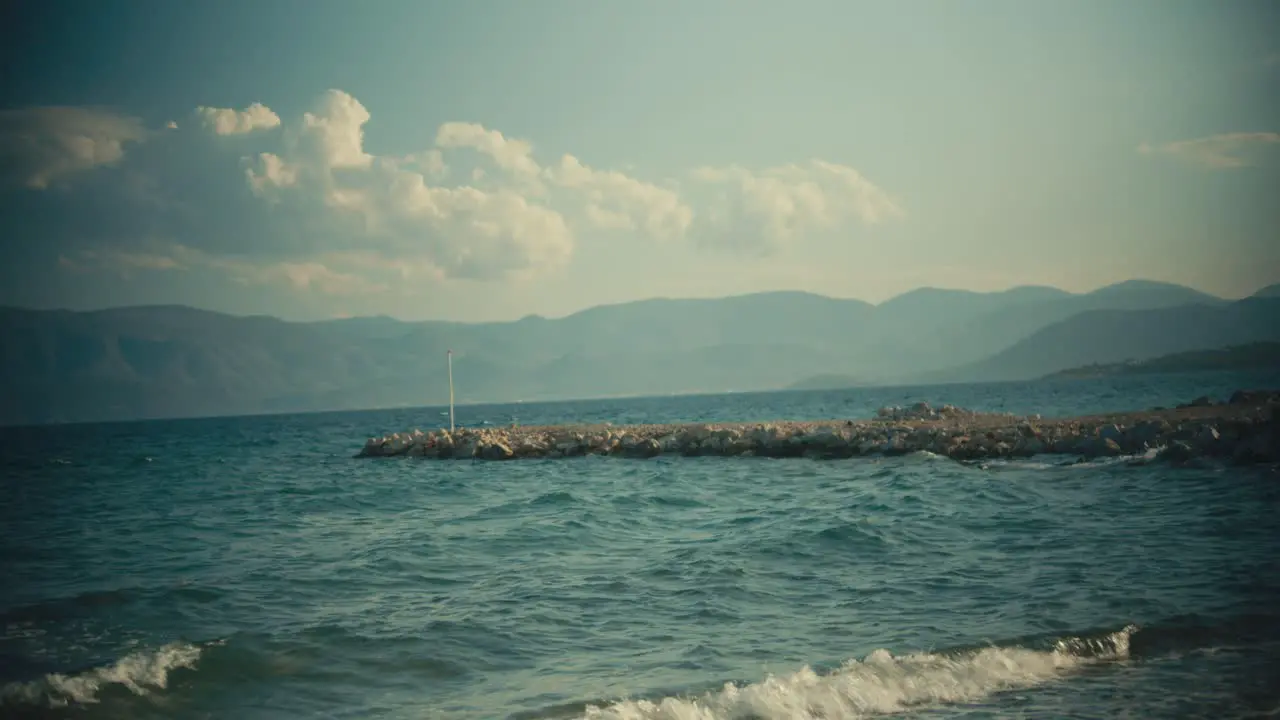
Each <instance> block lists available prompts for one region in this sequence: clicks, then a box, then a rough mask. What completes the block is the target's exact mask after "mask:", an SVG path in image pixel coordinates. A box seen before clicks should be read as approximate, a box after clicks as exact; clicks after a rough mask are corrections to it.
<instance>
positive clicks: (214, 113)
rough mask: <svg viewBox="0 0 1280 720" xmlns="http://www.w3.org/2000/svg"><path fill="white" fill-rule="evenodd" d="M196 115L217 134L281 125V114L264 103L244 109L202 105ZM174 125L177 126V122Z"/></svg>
mask: <svg viewBox="0 0 1280 720" xmlns="http://www.w3.org/2000/svg"><path fill="white" fill-rule="evenodd" d="M196 115H198V116H199V117H200V119H201V120H202V121H203V122H204V126H205V127H207V128H209V129H210V130H212V131H213V133H214V134H215V135H244V134H246V133H251V132H256V131H258V130H270V129H271V128H276V127H280V116H279V115H276V114H275V112H273V111H272V110H271V108H269V107H267V106H266V105H263V104H262V103H253V104H252V105H250V106H249V107H247V108H245V109H244V110H236V109H234V108H216V107H205V106H203V105H202V106H200V107H198V108H196ZM173 127H175V128H176V127H177V124H176V123H175V124H174V125H173Z"/></svg>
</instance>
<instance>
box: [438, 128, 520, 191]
mask: <svg viewBox="0 0 1280 720" xmlns="http://www.w3.org/2000/svg"><path fill="white" fill-rule="evenodd" d="M436 145H437V146H438V147H441V148H462V147H465V148H471V149H473V150H476V151H478V152H480V153H483V154H484V155H487V156H488V157H489V158H490V159H492V160H493V162H494V163H496V164H497V166H498V167H500V168H502V169H503V170H505V171H507V172H509V173H511V174H513V175H517V176H519V177H523V178H536V177H537V176H538V172H539V170H540V168H539V167H538V163H537V162H535V161H534V159H533V145H532V144H530V143H529V142H527V141H525V140H516V139H513V138H508V137H505V136H504V135H503V134H502V133H500V132H498V131H497V130H488V129H486V128H485V127H484V126H483V125H477V124H476V123H465V122H447V123H444V124H443V125H441V126H440V127H439V129H438V130H437V131H436Z"/></svg>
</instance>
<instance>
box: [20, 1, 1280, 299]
mask: <svg viewBox="0 0 1280 720" xmlns="http://www.w3.org/2000/svg"><path fill="white" fill-rule="evenodd" d="M28 5H29V7H27V8H24V9H7V10H5V11H4V12H5V13H7V15H6V17H5V18H4V22H3V23H2V25H3V27H4V30H3V31H2V32H3V34H4V37H3V38H0V40H2V42H0V54H2V55H3V60H4V63H5V67H6V68H7V73H8V75H7V77H6V80H5V84H4V86H3V96H2V97H0V108H2V110H0V219H2V220H3V227H4V234H3V236H2V237H3V240H2V242H3V243H4V247H3V251H4V257H5V258H6V259H7V262H5V263H4V264H3V267H0V304H16V305H25V306H36V307H68V308H77V309H82V308H95V307H104V306H115V305H132V304H143V303H146V304H151V303H183V304H190V305H195V306H199V307H207V308H212V309H216V310H222V311H228V312H234V313H244V314H251V313H252V314H257V313H263V314H273V315H279V316H282V317H287V318H299V319H307V318H323V317H335V316H345V315H368V314H389V315H393V316H396V317H401V318H406V319H419V318H451V319H460V320H484V319H507V318H517V317H520V316H523V315H527V314H530V313H540V314H544V315H553V316H554V315H560V314H565V313H568V312H571V311H574V310H577V309H580V308H583V307H586V306H590V305H595V304H600V303H606V302H618V301H625V300H631V299H638V298H644V297H653V296H682V297H699V296H718V295H727V294H737V293H745V292H753V291H758V290H776V289H804V290H811V291H814V292H819V293H824V294H829V295H835V296H841V297H856V298H862V299H865V300H869V301H873V302H876V301H880V300H883V299H886V298H888V297H891V296H893V295H895V294H897V293H900V292H903V291H906V290H909V289H911V288H914V287H919V286H937V287H954V288H967V289H973V290H998V289H1003V288H1007V287H1011V286H1015V285H1022V284H1049V285H1055V286H1058V287H1062V288H1065V289H1068V290H1073V291H1085V290H1089V289H1092V288H1095V287H1098V286H1101V285H1105V284H1109V283H1112V282H1116V281H1120V280H1125V279H1130V278H1149V279H1157V280H1167V281H1172V282H1179V283H1184V284H1188V285H1191V286H1194V287H1197V288H1199V289H1202V290H1206V291H1209V292H1213V293H1217V294H1220V295H1224V296H1228V297H1241V296H1244V295H1248V294H1250V293H1252V292H1253V291H1254V290H1256V289H1257V288H1258V287H1261V286H1263V285H1267V284H1271V283H1275V282H1277V281H1280V237H1278V235H1280V231H1278V229H1280V202H1277V188H1280V40H1277V39H1276V38H1280V4H1276V3H1274V2H1270V1H1267V0H1259V1H1257V2H1221V3H1207V2H1202V1H1199V0H1195V1H1192V0H1134V1H1131V2H1103V1H1099V0H1073V1H1071V2H1066V1H1061V2H1047V1H1046V2H1037V3H1026V2H1012V1H1006V0H984V1H983V2H976V1H975V2H963V3H961V2H943V1H942V0H934V1H930V2H915V3H904V2H900V1H899V2H894V1H890V0H885V1H884V2H855V1H854V0H845V1H843V2H836V1H832V2H788V3H780V2H772V3H765V2H755V1H747V0H743V1H735V2H728V1H723V2H712V1H710V0H695V1H687V0H686V1H683V2H676V1H674V0H661V1H650V2H643V3H620V2H587V1H586V0H579V1H577V2H567V1H559V0H550V1H544V2H537V3H529V2H515V1H514V0H511V1H499V0H491V1H484V2H467V3H463V2H426V1H417V0H414V1H404V2H399V1H393V0H379V2H374V3H359V4H357V3H350V2H338V1H336V0H325V1H321V2H309V1H308V2H304V1H302V0H295V1H290V2H252V3H251V2H240V1H234V2H220V3H185V2H184V3H179V2H168V1H165V2H158V1H154V0H148V1H146V2H143V1H141V0H134V1H131V2H92V3H90V2H81V3H70V2H63V3H44V4H36V3H28Z"/></svg>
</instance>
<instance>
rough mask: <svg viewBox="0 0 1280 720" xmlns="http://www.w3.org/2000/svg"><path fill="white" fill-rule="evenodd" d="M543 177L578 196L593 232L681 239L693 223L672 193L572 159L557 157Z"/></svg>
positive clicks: (678, 198)
mask: <svg viewBox="0 0 1280 720" xmlns="http://www.w3.org/2000/svg"><path fill="white" fill-rule="evenodd" d="M546 174H547V176H548V177H549V178H550V179H551V181H552V182H553V183H555V184H556V185H557V186H559V187H562V188H567V189H570V190H574V191H577V192H578V193H579V194H580V196H581V198H582V199H583V200H585V202H586V208H585V213H586V217H587V219H588V220H589V221H590V223H591V224H592V225H593V226H594V227H596V228H600V229H614V230H641V231H643V232H645V233H647V234H648V235H650V236H652V237H655V238H659V239H662V238H678V237H681V236H683V235H684V234H685V231H687V230H688V229H689V225H690V223H692V222H693V210H692V209H691V208H690V207H689V206H688V205H686V204H685V203H684V202H682V201H681V200H680V196H679V195H677V194H676V193H675V192H674V191H672V190H669V189H666V188H661V187H658V186H657V185H653V184H650V183H646V182H642V181H640V180H636V179H634V178H632V177H629V176H627V175H624V174H622V173H620V172H616V171H607V170H594V169H592V168H591V167H589V166H587V165H585V164H583V163H582V161H581V160H579V159H578V158H576V157H574V156H572V155H564V156H563V157H561V158H560V164H559V165H557V166H555V167H552V168H548V169H547V171H546Z"/></svg>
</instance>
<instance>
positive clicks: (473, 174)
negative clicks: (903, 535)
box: [0, 90, 901, 294]
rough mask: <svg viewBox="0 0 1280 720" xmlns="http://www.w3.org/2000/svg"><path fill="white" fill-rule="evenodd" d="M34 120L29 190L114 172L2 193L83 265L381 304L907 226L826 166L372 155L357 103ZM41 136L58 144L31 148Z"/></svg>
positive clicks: (515, 148) (14, 132) (488, 132)
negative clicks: (620, 164)
mask: <svg viewBox="0 0 1280 720" xmlns="http://www.w3.org/2000/svg"><path fill="white" fill-rule="evenodd" d="M23 113H26V114H15V112H14V111H10V113H8V114H6V115H5V117H6V118H8V119H7V120H6V122H7V123H8V125H3V126H0V127H2V128H7V130H8V132H5V133H4V135H3V137H0V147H3V148H6V150H7V151H8V152H9V155H10V156H13V157H19V156H20V157H22V158H25V159H26V164H25V165H22V166H20V167H21V168H22V170H21V172H20V173H19V176H20V178H21V179H22V181H23V182H25V183H27V184H28V185H31V186H32V187H45V186H47V185H48V184H49V183H50V182H52V181H53V180H54V179H56V178H61V177H65V176H67V175H70V174H73V173H77V172H82V171H84V170H87V169H89V168H92V167H98V166H106V165H111V166H114V168H113V170H112V171H111V172H110V173H105V172H104V173H95V174H92V175H91V176H90V177H86V178H84V179H83V181H82V182H80V183H78V185H77V192H76V193H58V194H56V195H55V194H47V193H40V194H37V198H36V199H37V200H40V202H33V201H32V198H30V197H27V196H23V197H21V198H17V197H16V196H13V197H7V196H5V195H3V194H0V203H3V202H6V201H11V204H10V205H7V206H0V207H5V208H13V209H14V210H13V212H12V213H11V214H12V215H13V216H14V218H15V229H14V230H13V232H14V233H15V234H21V235H22V236H29V237H40V238H42V239H46V240H47V241H48V243H49V244H51V245H52V246H53V247H54V248H56V250H57V252H59V253H60V258H61V259H60V260H59V265H61V266H62V267H63V268H64V269H65V270H67V271H75V272H99V273H110V274H117V275H120V276H122V277H124V276H130V277H132V276H133V275H136V274H140V273H145V272H175V271H191V272H203V273H209V272H214V273H219V274H221V275H223V276H225V277H227V278H229V279H230V280H232V281H234V282H237V283H251V284H264V285H273V286H278V287H280V288H283V289H286V290H290V291H295V292H303V293H320V294H342V293H360V292H382V291H385V290H387V289H389V288H393V287H396V286H399V287H410V288H411V287H415V286H418V285H417V284H418V283H421V282H422V281H427V282H435V281H439V280H449V279H454V280H468V281H498V280H504V279H513V278H514V279H518V278H528V277H531V276H535V275H537V274H540V273H547V272H550V271H554V270H555V269H557V268H561V267H563V266H565V265H566V264H567V263H568V262H570V261H571V259H572V258H573V256H574V253H575V252H576V250H577V248H578V246H579V244H580V243H582V242H598V241H599V238H600V237H601V236H603V235H606V234H608V235H610V236H613V237H620V238H623V239H630V240H631V241H634V242H675V241H681V240H689V239H692V241H693V242H694V244H695V245H696V246H699V247H702V248H706V249H721V250H730V251H740V250H741V249H742V248H743V247H747V246H750V245H752V244H754V245H755V246H756V247H771V246H777V245H778V244H781V243H787V242H795V241H797V240H798V239H800V238H801V237H803V236H804V235H805V234H806V233H809V232H813V231H827V230H834V229H838V228H840V226H841V225H842V224H843V223H860V224H865V225H874V224H877V223H880V222H884V221H886V220H888V219H891V218H893V217H895V216H897V215H900V214H901V210H900V209H899V206H898V205H897V203H896V201H894V200H892V199H890V198H889V197H888V196H887V195H886V194H885V193H884V192H882V191H881V190H879V189H878V188H877V187H876V186H875V185H873V184H872V183H871V182H870V181H868V180H867V179H865V178H863V177H862V176H861V175H860V174H858V173H857V172H856V171H854V170H853V169H852V168H848V167H845V166H841V165H835V164H831V163H826V162H822V161H813V162H810V163H808V164H805V165H788V166H783V167H778V168H769V169H765V170H750V169H746V168H742V167H737V166H731V167H727V168H718V169H702V170H700V171H698V172H696V173H695V174H694V177H695V178H696V181H695V182H693V183H688V182H685V183H683V185H681V184H677V183H676V182H675V181H673V180H669V179H668V180H661V179H659V180H657V181H649V180H645V179H640V178H638V177H636V176H635V175H634V174H633V172H634V171H630V170H629V171H628V172H622V171H620V170H615V169H610V168H598V167H593V166H592V165H590V164H589V163H588V162H586V161H585V160H584V159H580V158H579V157H578V156H575V155H572V154H568V153H561V154H559V155H558V156H557V157H556V159H553V160H550V161H546V162H540V161H539V159H538V158H537V157H536V156H535V154H534V145H533V144H532V143H530V142H528V141H527V140H523V139H520V138H514V137H510V136H508V135H505V134H503V133H501V132H499V131H498V130H495V129H491V128H486V127H484V126H483V125H480V124H477V123H471V122H446V123H443V124H442V125H440V126H439V127H438V129H437V132H436V133H435V138H434V143H433V146H432V147H428V148H425V149H418V148H401V149H398V150H399V151H398V152H396V153H393V154H376V153H372V152H370V151H369V150H368V149H367V148H366V142H365V133H366V129H367V128H369V127H370V122H371V113H370V112H369V110H368V109H367V108H366V107H365V106H364V105H363V104H362V103H360V101H358V100H357V99H356V98H355V97H353V96H351V95H350V94H348V93H345V92H343V91H341V90H329V91H327V92H325V93H323V94H322V95H320V96H319V97H318V98H316V100H315V102H314V103H313V104H312V105H311V107H309V108H308V109H307V110H306V111H305V112H302V113H299V114H297V115H294V116H292V117H290V116H284V117H281V116H279V115H277V114H276V113H275V112H274V111H272V110H271V109H270V108H268V107H267V106H266V105H265V104H262V103H253V104H251V105H248V106H246V107H245V108H244V109H241V110H237V109H229V108H216V107H210V106H200V107H198V108H196V109H195V111H194V117H193V120H192V121H191V122H186V121H182V127H183V129H182V130H180V129H179V128H178V123H177V122H168V123H165V124H164V125H162V126H161V127H160V128H158V129H157V130H155V131H154V132H148V131H144V130H143V128H142V126H141V123H140V122H139V121H137V120H135V119H130V118H122V117H120V116H117V115H112V114H104V113H97V112H93V111H85V110H75V109H59V110H55V111H48V110H46V111H44V114H43V115H41V114H40V113H34V114H33V113H32V112H31V111H23ZM19 120H21V122H19ZM188 125H190V126H191V127H190V128H188V127H187V126H188ZM29 128H35V129H37V130H38V131H39V132H40V133H43V134H42V135H40V137H41V138H52V139H49V140H47V141H46V142H45V143H44V144H43V145H41V144H39V143H34V144H33V142H32V141H30V140H29V139H28V138H27V134H30V132H31V131H30V130H29ZM187 130H191V131H187ZM264 130H273V131H271V132H264ZM24 133H26V134H24ZM225 136H235V142H234V143H229V142H226V141H225V140H224V138H225ZM85 139H87V141H86V140H85ZM144 140H145V142H144ZM86 142H87V146H86ZM135 145H136V147H135ZM32 147H35V148H37V149H39V150H40V151H39V152H33V151H32V150H31V149H30V148H32ZM126 149H127V150H128V152H127V155H126ZM19 151H21V152H19ZM10 165H12V163H10ZM691 191H692V194H690V192H691ZM699 192H701V193H702V195H703V196H705V198H704V199H698V198H697V197H695V196H696V195H697V194H698V193H699ZM28 195H29V194H28ZM704 200H705V201H704ZM144 238H166V239H168V240H167V242H168V243H169V244H167V245H166V244H160V245H157V244H155V243H153V242H150V241H144V240H142V239H144Z"/></svg>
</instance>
